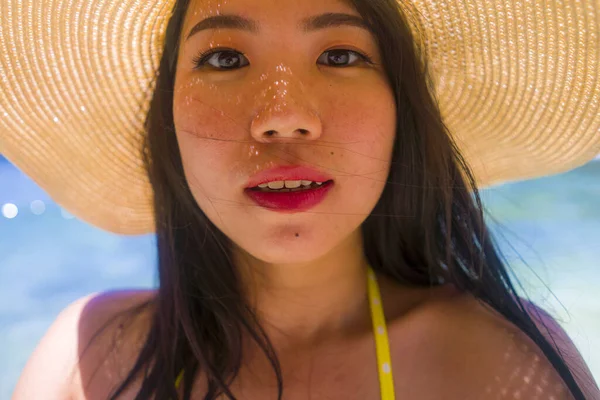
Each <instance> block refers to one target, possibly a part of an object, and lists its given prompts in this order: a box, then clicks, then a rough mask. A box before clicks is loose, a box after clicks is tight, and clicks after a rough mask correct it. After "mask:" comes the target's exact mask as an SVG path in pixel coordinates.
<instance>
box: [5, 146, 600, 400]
mask: <svg viewBox="0 0 600 400" xmlns="http://www.w3.org/2000/svg"><path fill="white" fill-rule="evenodd" d="M482 199H483V201H484V205H485V206H486V207H487V209H488V211H489V213H490V215H491V216H492V217H493V219H490V220H489V222H490V224H492V228H493V230H494V232H495V233H496V235H497V239H498V241H499V244H500V246H501V249H502V251H503V252H504V254H505V255H506V258H507V260H508V261H509V264H510V266H511V267H512V269H513V270H514V273H515V275H516V276H517V277H519V279H520V280H521V283H522V284H523V289H520V292H521V293H520V294H522V295H524V294H525V293H526V294H527V295H529V296H530V298H531V299H532V300H533V301H535V302H536V303H537V304H538V305H540V306H542V307H543V308H544V309H546V310H547V311H549V312H550V313H551V314H552V315H553V316H554V317H555V318H556V319H557V320H558V322H559V323H560V324H561V325H562V326H563V328H564V329H565V330H566V331H567V333H568V334H569V336H570V337H571V338H572V340H573V341H574V342H575V344H576V345H577V347H578V349H579V351H580V352H581V353H582V355H583V357H584V359H585V360H586V362H587V363H588V365H589V367H590V369H591V370H592V373H593V374H594V377H595V379H596V381H598V382H600V295H599V291H600V290H599V289H600V262H599V260H600V160H595V161H592V162H590V163H589V164H587V165H585V166H583V167H581V168H578V169H576V170H573V171H570V172H567V173H564V174H560V175H555V176H552V177H545V178H541V179H534V180H529V181H525V182H519V183H511V184H505V185H501V186H497V187H494V188H490V189H485V190H484V191H482ZM154 244H155V242H154V236H153V235H147V236H138V237H128V236H119V235H114V234H110V233H106V232H104V231H101V230H99V229H97V228H94V227H92V226H90V225H88V224H86V223H84V222H81V221H79V220H78V219H76V218H73V217H72V216H71V215H70V214H68V213H67V212H65V211H64V210H62V209H61V208H60V207H59V206H58V205H57V204H55V203H54V202H53V201H52V200H51V199H50V198H49V197H48V195H47V194H46V193H45V192H44V191H43V190H41V189H40V188H39V187H38V186H37V185H36V184H35V183H34V182H32V181H31V180H30V179H29V178H28V177H27V176H25V175H24V174H22V173H21V172H20V171H19V170H17V169H16V168H15V167H14V166H12V165H11V164H10V163H9V162H8V161H6V160H5V159H3V158H2V156H0V399H7V400H8V399H9V398H10V395H11V393H12V390H13V388H14V386H15V384H16V381H17V379H18V376H19V375H20V373H21V370H22V369H23V367H24V366H25V363H26V361H27V359H28V357H29V356H30V354H31V352H32V351H33V349H34V348H35V346H36V344H37V343H38V341H39V340H40V339H41V337H42V336H43V334H44V332H45V331H46V330H47V329H48V327H49V326H50V324H51V323H52V321H53V320H54V319H55V318H56V317H57V315H58V313H59V312H60V311H61V310H62V309H63V308H64V307H65V306H67V305H68V304H69V303H71V302H72V301H74V300H76V299H77V298H79V297H81V296H84V295H86V294H90V293H93V292H98V291H105V290H110V289H120V288H133V287H138V288H149V287H154V286H155V285H156V279H155V278H156V274H155V252H154Z"/></svg>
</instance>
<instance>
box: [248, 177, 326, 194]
mask: <svg viewBox="0 0 600 400" xmlns="http://www.w3.org/2000/svg"><path fill="white" fill-rule="evenodd" d="M332 183H333V180H331V179H330V180H328V181H325V182H313V181H307V180H299V181H276V182H269V183H263V184H261V185H258V186H254V187H252V188H248V190H251V191H255V192H263V193H290V192H301V191H306V190H311V189H318V188H320V187H322V186H323V185H329V184H332Z"/></svg>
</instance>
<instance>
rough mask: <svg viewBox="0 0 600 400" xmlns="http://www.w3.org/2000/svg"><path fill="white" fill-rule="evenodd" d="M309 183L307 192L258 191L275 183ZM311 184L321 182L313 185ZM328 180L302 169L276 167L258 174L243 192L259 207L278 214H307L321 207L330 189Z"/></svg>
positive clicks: (302, 190) (318, 173) (330, 184)
mask: <svg viewBox="0 0 600 400" xmlns="http://www.w3.org/2000/svg"><path fill="white" fill-rule="evenodd" d="M301 180H303V181H312V182H313V183H312V185H311V186H310V187H309V188H306V187H304V188H303V187H301V188H298V189H290V190H292V191H284V192H279V191H270V190H268V189H264V190H263V189H260V188H258V185H264V184H267V183H269V182H275V181H301ZM314 182H322V184H321V185H317V184H316V183H314ZM333 184H334V183H333V179H332V177H331V176H329V175H327V174H325V173H323V172H321V171H317V170H315V169H312V168H309V167H303V166H293V165H292V166H280V167H276V168H273V169H269V170H266V171H262V172H260V173H258V174H256V175H254V176H253V177H251V178H250V179H249V180H248V183H247V185H246V189H245V190H244V192H245V193H246V195H247V196H248V197H250V198H251V199H252V200H253V201H254V202H255V203H257V204H258V205H259V206H261V207H264V208H267V209H270V210H273V211H279V212H286V213H296V212H302V211H307V210H309V209H311V208H313V207H315V206H316V205H317V204H319V203H321V202H322V201H323V200H324V199H325V197H326V196H327V193H329V191H330V190H331V188H332V187H333Z"/></svg>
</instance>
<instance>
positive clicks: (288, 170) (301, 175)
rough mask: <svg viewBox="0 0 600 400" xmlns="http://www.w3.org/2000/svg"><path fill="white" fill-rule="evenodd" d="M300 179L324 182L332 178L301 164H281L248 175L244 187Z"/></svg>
mask: <svg viewBox="0 0 600 400" xmlns="http://www.w3.org/2000/svg"><path fill="white" fill-rule="evenodd" d="M300 180H305V181H313V182H326V181H329V180H333V178H332V177H331V176H330V175H328V174H326V173H324V172H322V171H319V170H316V169H314V168H310V167H306V166H302V165H281V166H277V167H275V168H270V169H267V170H264V171H261V172H259V173H257V174H255V175H253V176H252V177H250V179H249V180H248V182H247V184H246V189H249V188H253V187H256V186H258V185H262V184H263V183H268V182H275V181H300Z"/></svg>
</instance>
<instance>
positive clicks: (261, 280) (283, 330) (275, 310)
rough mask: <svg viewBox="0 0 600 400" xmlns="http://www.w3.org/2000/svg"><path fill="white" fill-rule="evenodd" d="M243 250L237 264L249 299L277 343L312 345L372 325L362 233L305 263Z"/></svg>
mask: <svg viewBox="0 0 600 400" xmlns="http://www.w3.org/2000/svg"><path fill="white" fill-rule="evenodd" d="M242 254H243V253H242ZM244 255H245V257H243V259H244V260H243V262H238V265H240V266H241V268H240V269H241V277H242V280H243V285H244V288H245V289H246V291H247V298H248V301H249V304H250V305H251V306H252V307H253V309H254V310H255V312H256V315H257V316H258V319H259V322H260V323H261V325H262V327H263V328H264V329H265V331H266V333H267V335H269V338H271V339H272V340H273V341H274V342H282V343H285V344H289V345H294V346H297V345H298V344H300V343H302V344H308V345H310V344H316V343H317V342H320V341H322V340H327V339H331V338H339V337H344V336H346V337H348V336H352V335H354V334H357V333H359V332H363V331H364V330H365V329H369V326H370V325H369V324H370V314H369V306H368V299H367V268H368V263H367V261H366V259H365V257H364V253H363V247H362V238H361V237H360V235H358V234H357V235H354V236H352V237H350V238H348V240H346V241H344V242H343V243H341V244H340V245H339V246H338V247H337V248H335V249H333V250H332V251H331V252H330V253H328V254H326V255H325V256H323V257H321V258H319V259H317V260H312V261H310V262H307V263H286V264H274V263H266V262H263V261H260V260H257V259H255V258H252V257H250V256H249V255H248V254H247V253H245V254H244ZM285 344H284V345H285Z"/></svg>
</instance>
